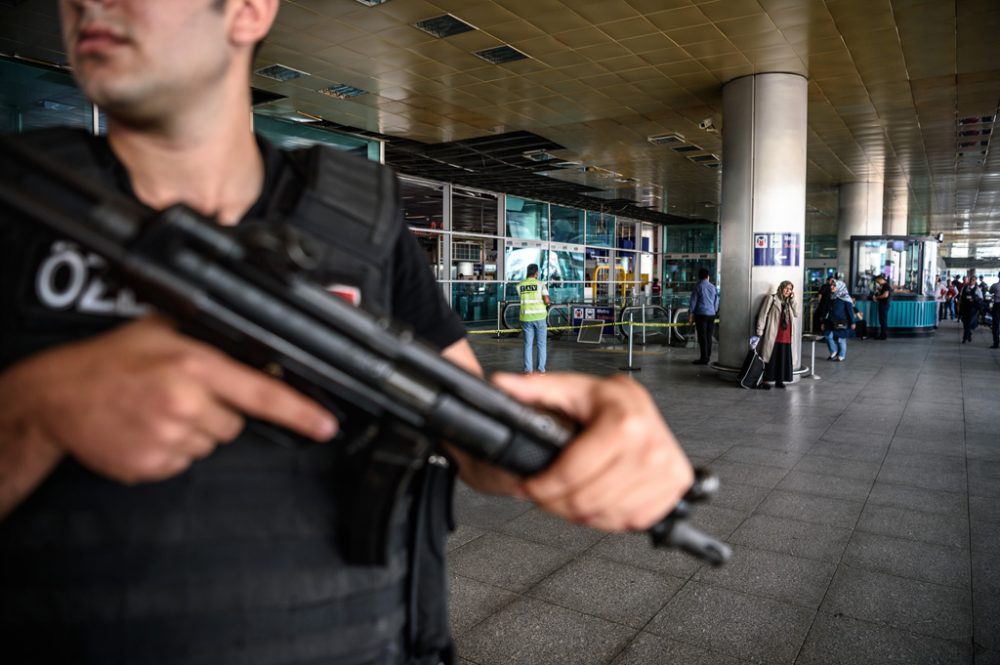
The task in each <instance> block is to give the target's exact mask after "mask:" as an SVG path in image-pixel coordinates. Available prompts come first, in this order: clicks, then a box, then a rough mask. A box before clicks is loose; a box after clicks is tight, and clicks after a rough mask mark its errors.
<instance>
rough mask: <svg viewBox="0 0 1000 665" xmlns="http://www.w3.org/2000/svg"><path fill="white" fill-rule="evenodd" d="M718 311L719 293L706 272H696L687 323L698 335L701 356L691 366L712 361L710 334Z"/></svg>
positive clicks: (704, 270)
mask: <svg viewBox="0 0 1000 665" xmlns="http://www.w3.org/2000/svg"><path fill="white" fill-rule="evenodd" d="M718 311H719V291H718V289H716V288H715V284H712V282H711V280H710V279H709V273H708V270H706V269H705V268H702V269H701V270H699V271H698V283H697V284H695V287H694V290H693V291H692V292H691V304H690V305H689V306H688V323H693V324H694V326H695V330H696V331H697V334H698V348H699V349H700V350H701V355H700V356H699V358H698V359H697V360H695V361H694V362H693V363H692V364H693V365H707V364H708V363H709V362H711V360H712V333H713V332H714V331H715V315H716V314H717V313H718Z"/></svg>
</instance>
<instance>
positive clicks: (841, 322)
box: [822, 280, 856, 362]
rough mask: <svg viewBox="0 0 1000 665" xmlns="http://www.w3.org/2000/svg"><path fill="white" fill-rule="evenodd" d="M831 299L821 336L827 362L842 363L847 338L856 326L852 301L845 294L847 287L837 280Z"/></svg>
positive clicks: (849, 296)
mask: <svg viewBox="0 0 1000 665" xmlns="http://www.w3.org/2000/svg"><path fill="white" fill-rule="evenodd" d="M833 297H834V300H833V303H832V304H831V305H830V307H829V309H827V311H826V318H825V319H824V320H823V324H822V325H823V333H824V334H823V336H824V337H826V346H827V348H828V349H829V350H830V357H829V358H828V360H839V361H840V362H843V361H844V358H845V357H847V338H848V337H850V335H851V331H852V330H854V329H855V326H856V323H855V320H856V315H855V312H854V301H853V300H851V294H850V293H848V292H847V285H846V284H844V283H843V282H841V281H839V280H838V281H836V282H835V283H834V286H833Z"/></svg>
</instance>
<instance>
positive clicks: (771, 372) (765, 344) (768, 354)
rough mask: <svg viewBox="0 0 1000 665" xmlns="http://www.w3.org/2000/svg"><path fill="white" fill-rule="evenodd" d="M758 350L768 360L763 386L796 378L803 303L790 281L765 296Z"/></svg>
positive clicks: (781, 386)
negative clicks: (795, 354) (796, 343)
mask: <svg viewBox="0 0 1000 665" xmlns="http://www.w3.org/2000/svg"><path fill="white" fill-rule="evenodd" d="M756 334H757V336H758V337H760V342H758V344H757V353H758V354H759V355H760V357H761V359H762V360H763V361H764V363H765V366H764V380H763V381H762V382H761V384H760V386H759V387H760V388H762V389H763V390H770V389H771V386H770V383H769V382H774V387H775V388H779V389H784V387H785V384H786V383H791V381H792V365H793V362H794V360H795V359H794V358H793V357H792V355H793V344H792V342H793V340H795V338H796V336H798V334H799V307H798V303H797V302H796V301H795V287H794V286H793V285H792V283H791V282H789V281H784V282H782V283H781V284H779V285H778V291H777V293H773V294H771V295H769V296H766V297H765V298H764V302H763V303H761V307H760V311H759V312H758V313H757V330H756Z"/></svg>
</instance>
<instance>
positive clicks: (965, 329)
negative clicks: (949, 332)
mask: <svg viewBox="0 0 1000 665" xmlns="http://www.w3.org/2000/svg"><path fill="white" fill-rule="evenodd" d="M960 318H961V319H962V341H963V342H971V341H972V331H973V330H974V329H975V328H976V326H977V325H979V312H975V311H973V312H970V311H966V312H964V313H963V314H962V315H961V316H960Z"/></svg>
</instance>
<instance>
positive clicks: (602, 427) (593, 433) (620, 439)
mask: <svg viewBox="0 0 1000 665" xmlns="http://www.w3.org/2000/svg"><path fill="white" fill-rule="evenodd" d="M590 421H591V422H590V424H589V425H588V426H587V427H586V429H584V431H583V432H582V433H581V434H580V435H579V436H577V437H576V438H575V439H574V440H573V441H572V442H571V443H570V445H569V446H567V447H566V449H565V450H564V451H563V452H562V453H561V454H560V455H559V457H558V458H556V461H555V462H554V463H553V464H552V466H550V467H549V468H548V469H546V470H545V471H544V472H543V473H541V474H538V475H537V476H533V477H532V478H529V479H528V480H527V481H525V483H524V489H525V491H526V492H527V494H528V495H529V496H530V497H532V498H533V499H535V500H537V501H542V502H545V501H552V500H555V499H556V498H557V497H560V496H563V495H566V494H570V493H572V492H574V491H576V490H577V489H578V488H581V487H585V486H586V485H588V484H591V483H593V482H594V481H595V479H596V478H597V477H599V476H601V475H602V474H608V473H612V472H613V471H614V467H615V466H616V465H617V464H618V463H619V461H620V459H621V458H623V457H624V458H626V459H627V461H629V462H630V463H631V464H633V465H637V464H638V463H639V461H640V460H638V459H636V458H633V457H632V456H634V455H636V454H638V453H640V452H641V450H642V448H643V446H644V444H645V442H646V439H647V437H649V436H650V434H651V432H656V431H659V429H662V428H663V425H662V423H661V422H660V419H659V415H658V414H656V413H654V412H650V411H649V410H646V409H642V408H637V405H636V404H626V403H622V402H619V401H617V400H616V399H606V400H604V401H602V402H601V403H600V404H599V405H598V406H597V407H596V410H595V411H594V412H593V413H592V414H591V418H590ZM627 480H628V479H627V478H626V479H625V481H626V482H627Z"/></svg>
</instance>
